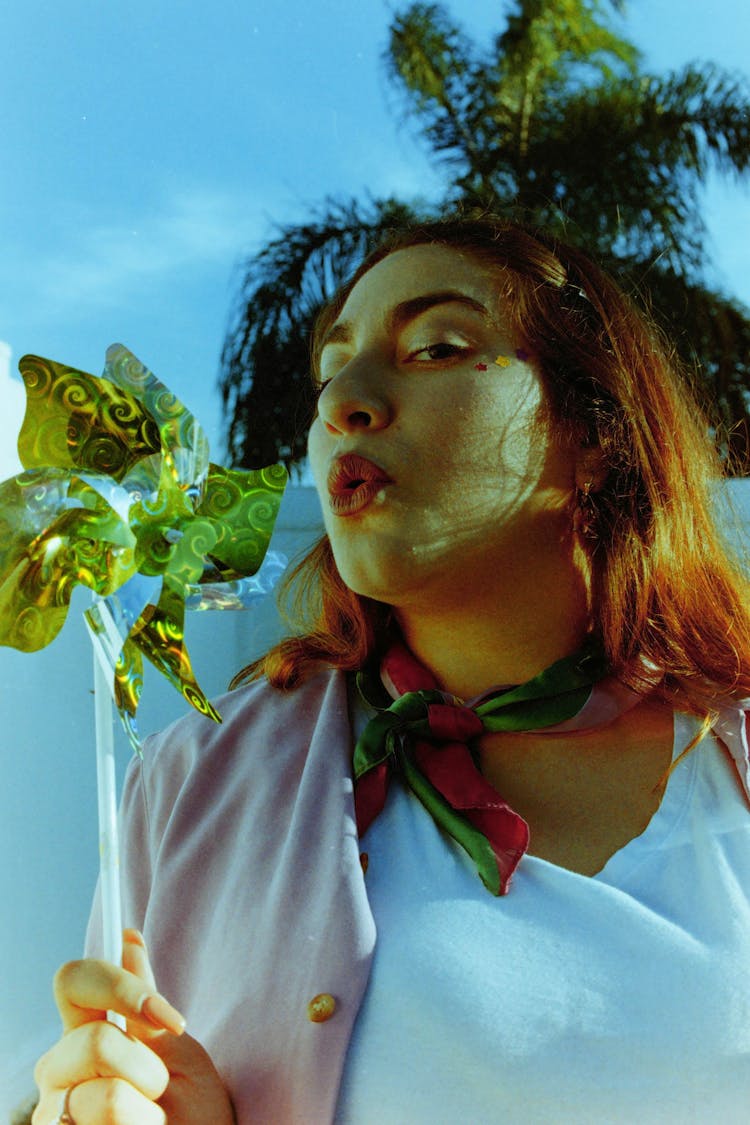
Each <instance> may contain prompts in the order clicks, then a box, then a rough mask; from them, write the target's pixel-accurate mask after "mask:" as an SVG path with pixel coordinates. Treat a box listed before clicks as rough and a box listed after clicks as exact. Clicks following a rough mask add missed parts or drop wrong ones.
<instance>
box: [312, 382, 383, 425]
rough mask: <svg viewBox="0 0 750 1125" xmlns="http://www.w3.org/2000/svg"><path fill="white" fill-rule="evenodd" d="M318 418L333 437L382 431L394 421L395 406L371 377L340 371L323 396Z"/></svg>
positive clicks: (328, 384) (323, 391)
mask: <svg viewBox="0 0 750 1125" xmlns="http://www.w3.org/2000/svg"><path fill="white" fill-rule="evenodd" d="M318 416H319V418H320V420H321V421H322V422H323V424H324V425H325V427H326V429H327V430H328V432H329V433H331V434H346V433H352V432H354V431H356V430H382V429H383V428H384V427H385V426H387V425H388V424H389V423H390V421H391V406H390V404H389V402H388V400H387V398H386V396H385V394H384V393H383V391H382V389H381V388H379V387H378V386H377V385H376V384H374V383H373V382H372V379H371V378H367V379H365V378H364V377H362V375H361V374H360V375H356V374H355V373H354V372H351V373H350V372H347V371H340V372H339V373H338V375H336V376H335V377H334V378H333V379H331V381H330V383H327V384H326V386H325V387H324V388H323V390H322V391H321V393H320V397H319V399H318Z"/></svg>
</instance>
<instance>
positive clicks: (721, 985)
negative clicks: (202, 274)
mask: <svg viewBox="0 0 750 1125" xmlns="http://www.w3.org/2000/svg"><path fill="white" fill-rule="evenodd" d="M313 360H314V363H313V367H314V372H315V379H316V383H317V385H318V390H319V397H318V407H317V413H316V417H315V420H314V421H313V424H312V428H311V431H310V440H309V452H310V463H311V466H312V470H313V473H314V477H315V481H316V485H317V488H318V491H319V493H320V496H321V501H322V506H323V512H324V519H325V526H326V532H327V536H326V538H325V539H324V540H323V541H322V543H321V544H319V545H318V546H317V547H316V548H315V549H314V550H313V551H312V552H311V554H310V556H309V557H308V559H307V560H306V561H304V562H303V564H302V565H301V566H300V567H299V568H298V573H297V575H296V576H295V580H296V582H297V583H298V586H297V609H298V611H299V612H301V607H302V606H303V604H307V605H308V606H310V605H311V606H312V609H311V610H310V611H309V612H310V614H311V616H310V617H309V619H308V622H307V624H306V625H303V626H301V635H297V636H295V637H293V638H291V639H288V640H286V641H284V642H282V644H280V645H279V646H277V647H276V648H275V649H274V650H273V651H272V652H271V653H270V654H268V656H266V657H265V658H264V659H263V660H261V661H259V662H257V663H256V664H255V665H253V666H251V667H250V668H249V669H247V670H246V671H245V675H244V677H241V678H246V679H250V680H251V681H252V682H251V683H250V684H249V685H247V686H243V687H242V688H241V690H239V691H236V692H233V693H232V694H231V695H230V696H228V697H227V698H226V699H225V700H223V701H222V702H221V704H220V706H221V711H222V714H223V716H224V723H223V725H222V727H221V728H218V729H213V728H211V727H210V726H209V725H208V724H206V723H205V722H204V720H203V719H202V718H201V717H200V716H195V717H193V716H191V717H189V718H186V719H184V720H182V721H180V722H179V723H177V724H175V726H173V727H172V728H171V729H170V730H168V731H167V732H166V733H164V734H163V735H161V736H160V737H158V738H157V739H155V740H153V741H152V742H151V744H150V745H148V746H147V747H146V749H145V755H144V762H143V765H142V766H140V765H138V764H135V765H134V766H133V767H132V768H131V771H130V774H129V776H128V781H127V784H126V791H125V795H124V800H123V821H124V833H125V845H124V852H125V855H124V863H125V874H126V901H125V915H126V919H127V920H128V922H129V923H130V924H131V925H137V926H138V927H139V928H140V930H142V931H143V932H144V933H145V934H146V942H147V944H148V949H149V951H150V953H151V960H152V962H153V965H154V973H155V976H156V979H157V980H158V982H159V987H160V988H161V989H162V990H163V991H164V993H165V994H166V995H168V996H169V997H170V1000H171V1001H173V1002H174V1003H175V1004H177V1005H178V1007H179V1009H180V1010H181V1012H184V1013H185V1016H186V1017H187V1025H188V1028H189V1029H190V1031H191V1032H192V1033H193V1034H194V1035H195V1037H196V1039H193V1038H191V1036H190V1035H188V1034H184V1035H181V1034H180V1033H181V1031H182V1027H183V1024H182V1016H181V1015H180V1014H179V1013H178V1012H177V1011H176V1010H175V1009H174V1008H172V1006H171V1004H168V1003H167V1002H166V1001H165V1000H164V999H163V997H161V996H160V995H159V994H157V993H156V990H155V985H154V976H153V975H152V972H151V968H150V964H149V959H148V955H147V953H146V943H144V939H143V938H142V937H141V934H140V933H139V932H135V931H129V932H128V933H127V935H126V939H127V940H126V954H125V959H124V960H125V970H124V971H123V970H119V969H116V968H114V967H111V966H106V965H104V964H103V963H102V962H100V961H96V960H85V961H82V962H77V963H73V964H71V965H68V966H65V967H64V968H63V969H62V970H61V971H60V973H59V974H58V977H57V980H56V993H57V999H58V1004H59V1007H60V1011H61V1014H62V1018H63V1024H64V1028H65V1034H64V1035H63V1037H62V1039H61V1040H60V1042H59V1043H58V1044H57V1045H56V1046H55V1047H53V1048H52V1050H51V1051H50V1052H49V1053H48V1054H47V1055H46V1056H45V1057H44V1058H43V1059H42V1060H41V1062H40V1064H39V1067H38V1073H37V1080H38V1083H39V1086H40V1090H41V1101H40V1104H39V1107H38V1109H37V1111H36V1114H35V1116H34V1122H35V1125H49V1123H50V1122H51V1121H67V1122H70V1121H73V1122H75V1123H76V1125H89V1123H90V1122H101V1121H117V1122H128V1123H130V1122H133V1123H135V1122H138V1123H139V1125H150V1123H151V1122H162V1121H164V1120H165V1114H166V1118H167V1119H168V1120H169V1122H170V1123H171V1125H174V1123H175V1122H180V1123H182V1122H185V1123H188V1122H190V1123H193V1122H195V1123H197V1122H207V1121H211V1122H213V1123H215V1125H223V1123H224V1122H231V1121H232V1120H233V1119H235V1117H234V1116H233V1115H236V1120H237V1121H238V1122H240V1123H245V1122H248V1123H249V1122H251V1121H253V1122H254V1121H268V1122H285V1121H310V1122H319V1121H329V1120H334V1119H335V1120H337V1121H341V1122H346V1121H351V1122H396V1121H398V1122H402V1121H404V1122H405V1121H408V1122H420V1121H430V1122H454V1121H457V1120H459V1118H466V1119H471V1120H477V1121H492V1120H498V1121H499V1120H503V1121H515V1122H530V1121H533V1122H576V1123H580V1122H588V1121H591V1122H594V1121H596V1122H601V1121H607V1122H621V1121H622V1122H625V1121H627V1122H632V1121H634V1120H638V1121H639V1122H652V1121H653V1122H656V1121H676V1120H692V1121H704V1120H708V1119H709V1115H710V1117H711V1119H714V1118H716V1119H720V1120H722V1121H727V1122H728V1121H740V1120H743V1121H744V1120H745V1119H746V1116H747V1109H746V1107H747V1103H748V1098H750V1053H749V1045H750V1040H749V1039H748V1036H749V1035H750V1030H749V1029H750V972H748V970H749V969H750V902H748V893H747V888H748V887H750V814H749V811H748V803H747V797H746V793H745V790H743V788H742V786H743V785H744V786H745V787H747V739H746V733H745V722H744V711H743V709H742V706H741V701H742V700H743V699H745V698H746V697H748V696H750V642H749V641H748V638H749V637H750V628H749V626H750V621H749V620H748V610H747V606H746V599H745V592H746V586H745V582H744V579H742V577H741V575H740V572H739V571H738V570H737V569H736V568H735V567H734V566H733V565H732V564H731V563H730V561H729V560H728V558H727V556H726V554H725V552H724V550H723V548H722V545H721V544H720V543H719V540H718V537H717V533H716V531H715V528H714V527H713V524H712V520H711V516H710V513H709V508H710V488H711V487H712V486H713V485H714V478H715V476H716V474H717V472H718V470H717V466H716V462H715V458H714V456H713V454H712V452H711V450H710V447H709V444H708V439H707V436H706V434H707V426H706V423H705V422H704V421H703V419H701V418H700V416H699V415H698V413H697V411H696V408H695V406H694V404H693V403H692V401H691V400H690V398H689V396H688V395H687V393H686V392H685V390H684V389H683V388H682V386H681V384H680V383H679V381H678V379H677V378H676V376H675V375H674V373H673V371H672V369H671V367H670V363H669V361H668V359H667V357H666V355H665V352H664V349H663V348H662V347H661V345H660V343H659V341H658V339H657V335H656V333H655V332H654V331H653V330H652V329H651V328H649V327H648V326H647V325H646V324H645V323H644V321H643V320H642V318H641V317H640V316H639V315H638V314H637V313H635V312H634V311H633V310H632V309H631V307H630V306H629V304H628V302H627V301H626V300H625V298H624V297H623V296H622V295H621V294H620V292H619V291H618V290H617V289H616V287H615V286H614V285H613V284H612V282H611V281H609V280H608V279H607V278H606V277H604V276H603V275H602V274H601V272H600V271H599V270H598V269H597V268H596V267H595V266H594V265H593V264H592V263H591V262H590V261H589V260H588V259H587V258H586V257H585V256H584V255H583V254H581V253H579V252H578V251H576V250H573V249H571V248H570V247H566V246H563V245H561V244H557V243H556V242H555V241H554V240H552V239H550V238H547V237H544V236H540V235H531V234H529V233H527V232H525V231H523V230H522V229H519V228H518V227H515V226H512V225H509V224H506V223H503V222H500V221H499V220H497V221H496V220H492V219H486V220H482V221H477V222H454V223H445V224H434V225H431V226H428V227H424V228H420V229H417V230H414V231H411V232H409V233H407V234H405V235H402V236H399V237H397V238H395V239H393V240H392V241H391V242H389V243H388V244H386V245H385V246H384V247H383V248H382V249H380V250H379V251H377V252H376V253H375V254H374V255H373V256H371V257H370V259H368V261H366V262H365V264H364V265H363V266H362V267H361V268H360V270H359V271H358V272H357V274H356V275H355V277H354V279H353V280H352V282H351V283H350V284H348V285H347V286H345V287H344V289H343V290H342V292H341V293H340V294H339V296H338V297H337V298H336V300H335V301H334V302H333V303H332V305H331V307H330V308H328V309H327V310H326V311H325V312H324V313H323V315H322V317H321V319H320V321H319V324H318V327H317V330H316V333H315V339H314V343H313ZM358 669H363V670H364V675H363V676H361V677H359V688H360V690H359V691H358V690H357V685H356V684H355V681H354V677H353V675H352V673H353V672H355V671H356V670H358ZM498 685H500V686H498ZM503 685H505V686H503ZM508 685H511V688H512V685H522V686H521V687H520V688H519V689H518V690H515V691H511V688H509V687H508ZM392 705H393V706H392ZM353 747H354V755H353V758H352V750H353ZM688 749H690V750H692V752H691V753H690V754H684V752H685V751H687V750H688ZM732 759H734V761H733V760H732ZM353 775H354V776H356V786H354V785H353V780H352V779H353ZM355 818H356V823H357V824H358V826H359V834H358V832H357V830H356V826H355ZM365 849H366V850H365ZM478 876H479V877H478ZM96 916H97V912H96V910H95V911H94V914H93V918H94V919H95V918H96ZM376 934H377V943H376ZM99 944H100V943H99V935H98V932H97V925H96V922H94V923H93V924H92V927H91V931H90V935H89V950H90V952H91V953H92V954H95V952H96V950H97V949H98V948H99ZM107 1009H114V1010H115V1011H118V1012H120V1013H121V1014H123V1015H124V1016H125V1017H126V1018H127V1020H128V1030H129V1035H128V1036H125V1035H123V1034H122V1033H121V1032H120V1031H119V1030H118V1029H117V1028H116V1027H113V1026H112V1025H110V1024H106V1023H105V1022H103V1017H104V1013H105V1012H106V1010H107ZM196 1040H200V1043H201V1044H202V1045H199V1043H198V1042H197V1041H196ZM165 1091H166V1092H165ZM112 1106H115V1107H116V1108H115V1109H112V1108H111V1107H112ZM56 1115H58V1116H56Z"/></svg>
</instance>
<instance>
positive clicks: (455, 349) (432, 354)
mask: <svg viewBox="0 0 750 1125" xmlns="http://www.w3.org/2000/svg"><path fill="white" fill-rule="evenodd" d="M468 350H469V349H468V347H466V346H465V345H463V346H462V345H461V344H449V343H448V342H447V341H445V340H441V341H440V342H439V343H436V344H428V346H427V347H426V348H419V349H418V350H417V351H414V352H412V353H411V356H410V358H412V359H415V358H417V357H419V356H426V357H427V359H431V360H441V359H452V358H453V356H457V355H463V354H464V352H467V351H468Z"/></svg>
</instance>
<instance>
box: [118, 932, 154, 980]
mask: <svg viewBox="0 0 750 1125" xmlns="http://www.w3.org/2000/svg"><path fill="white" fill-rule="evenodd" d="M122 967H123V969H127V970H128V972H130V973H134V974H135V975H136V976H137V977H140V978H141V980H144V981H145V982H146V984H147V985H149V987H150V988H152V989H153V990H154V992H156V981H155V980H154V974H153V970H152V968H151V962H150V961H149V959H148V952H147V951H146V942H145V941H144V938H143V934H142V933H141V932H140V930H123V932H122Z"/></svg>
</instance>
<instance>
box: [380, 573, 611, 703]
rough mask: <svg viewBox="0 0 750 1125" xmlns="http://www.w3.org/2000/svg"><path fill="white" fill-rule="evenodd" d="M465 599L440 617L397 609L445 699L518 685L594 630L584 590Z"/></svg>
mask: <svg viewBox="0 0 750 1125" xmlns="http://www.w3.org/2000/svg"><path fill="white" fill-rule="evenodd" d="M477 601H478V604H476V605H471V604H470V602H471V599H469V598H466V599H464V600H462V601H461V602H460V603H458V604H456V605H454V606H452V607H449V608H446V607H445V606H442V607H441V608H440V609H439V610H435V611H434V612H430V611H429V610H424V609H421V610H416V611H414V610H410V609H406V610H404V609H398V610H396V611H395V616H396V620H397V622H398V624H399V627H400V629H401V632H402V635H403V637H404V640H405V642H406V644H407V645H408V646H409V648H410V649H411V650H412V652H413V653H414V655H415V656H416V657H417V659H419V660H420V661H421V662H422V663H423V664H424V665H425V666H426V667H428V668H429V669H430V671H431V672H432V673H433V674H434V675H435V677H436V678H437V679H438V681H439V682H440V683H441V685H442V686H443V688H444V689H445V690H446V691H449V692H452V693H453V694H454V695H457V696H459V697H460V698H461V699H471V698H473V697H475V696H477V695H479V694H481V693H482V692H484V691H486V690H487V689H488V688H490V687H493V686H495V685H498V684H502V685H504V684H519V683H524V682H525V681H526V680H529V679H531V678H532V677H533V676H535V675H537V674H538V673H539V672H541V671H543V670H544V669H545V668H547V667H549V665H550V664H553V663H554V662H555V661H556V660H560V659H561V658H562V657H564V656H568V655H570V654H571V653H573V652H575V651H576V650H577V649H578V648H579V647H580V646H581V644H582V643H583V641H584V638H585V636H586V633H587V631H588V627H589V614H588V610H587V605H586V597H585V593H584V591H583V589H582V588H581V585H580V583H578V582H577V581H576V580H575V578H574V577H572V576H571V578H570V581H569V582H568V583H565V582H564V581H563V580H562V576H558V579H557V581H556V583H555V585H554V586H548V587H547V588H545V587H544V586H538V587H535V588H534V589H533V590H527V591H526V592H525V591H524V589H523V584H521V586H520V587H516V588H515V589H514V591H513V594H512V596H511V597H509V598H506V599H499V598H497V597H496V598H494V599H493V598H489V597H487V598H483V597H481V596H480V597H479V598H478V599H477Z"/></svg>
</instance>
